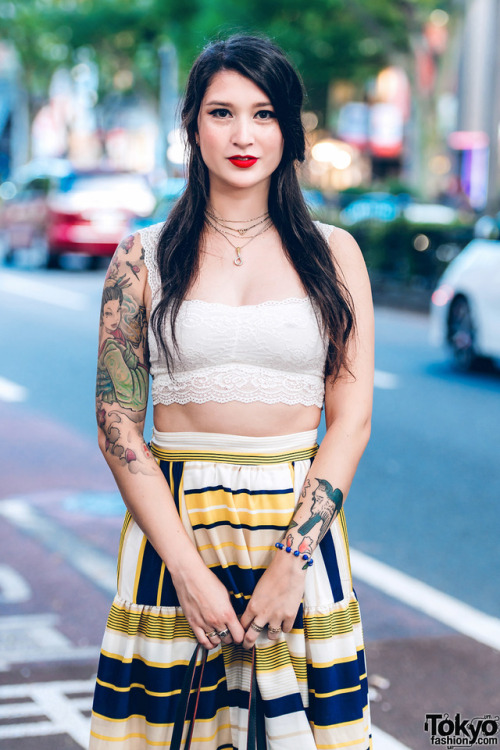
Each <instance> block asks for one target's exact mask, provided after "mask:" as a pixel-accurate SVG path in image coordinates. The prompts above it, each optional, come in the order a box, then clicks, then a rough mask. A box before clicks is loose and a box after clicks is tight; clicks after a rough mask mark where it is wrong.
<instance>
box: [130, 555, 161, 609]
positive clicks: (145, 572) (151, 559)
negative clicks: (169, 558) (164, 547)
mask: <svg viewBox="0 0 500 750" xmlns="http://www.w3.org/2000/svg"><path fill="white" fill-rule="evenodd" d="M161 565H162V560H161V557H160V556H159V554H158V552H157V551H156V550H155V548H154V547H153V545H152V544H151V542H150V541H146V545H145V547H144V556H143V558H142V565H141V574H140V576H139V583H138V585H137V594H136V603H137V604H147V605H150V606H153V607H154V606H156V597H157V596H158V586H159V583H160V572H161Z"/></svg>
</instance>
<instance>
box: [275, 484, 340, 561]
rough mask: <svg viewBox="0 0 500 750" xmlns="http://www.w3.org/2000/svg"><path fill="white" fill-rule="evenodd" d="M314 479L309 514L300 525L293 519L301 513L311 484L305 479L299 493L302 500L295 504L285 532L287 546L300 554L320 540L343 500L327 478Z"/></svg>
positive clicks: (310, 551)
mask: <svg viewBox="0 0 500 750" xmlns="http://www.w3.org/2000/svg"><path fill="white" fill-rule="evenodd" d="M316 481H317V483H318V485H317V487H315V488H314V490H313V491H312V503H311V506H310V508H309V516H308V517H306V518H305V520H303V521H302V522H300V525H299V522H297V521H296V520H295V519H296V517H297V516H298V515H300V516H302V515H303V514H302V513H299V511H300V510H301V509H302V508H303V506H305V505H306V502H305V498H306V496H307V490H308V489H309V488H310V486H311V482H310V480H309V479H307V480H306V482H305V484H304V488H303V490H302V493H301V497H302V498H304V500H303V501H302V500H301V501H299V503H298V504H297V507H296V508H295V511H294V514H293V518H292V520H291V522H290V525H289V526H288V529H287V530H286V532H285V539H286V544H287V546H288V547H294V548H295V549H298V550H299V552H300V553H301V554H302V553H307V554H311V553H312V551H313V547H315V546H317V545H318V544H319V543H320V542H321V540H322V539H323V538H324V536H325V534H326V532H327V531H328V529H329V528H330V526H331V525H332V523H333V521H334V520H335V518H336V517H337V515H338V514H339V513H340V511H341V508H342V504H343V501H344V496H343V494H342V491H341V490H339V489H338V488H337V489H335V490H334V489H333V487H332V485H331V484H330V482H329V481H328V480H327V479H318V478H316Z"/></svg>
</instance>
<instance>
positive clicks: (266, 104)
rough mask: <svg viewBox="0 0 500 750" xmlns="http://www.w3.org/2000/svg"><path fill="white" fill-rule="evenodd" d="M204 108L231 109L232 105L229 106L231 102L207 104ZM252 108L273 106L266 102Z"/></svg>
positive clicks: (258, 103)
mask: <svg viewBox="0 0 500 750" xmlns="http://www.w3.org/2000/svg"><path fill="white" fill-rule="evenodd" d="M205 106H206V107H215V106H217V107H231V106H232V104H231V102H207V103H206V105H205ZM253 106H254V107H272V106H273V105H272V104H271V102H269V101H267V102H257V103H256V104H254V105H253Z"/></svg>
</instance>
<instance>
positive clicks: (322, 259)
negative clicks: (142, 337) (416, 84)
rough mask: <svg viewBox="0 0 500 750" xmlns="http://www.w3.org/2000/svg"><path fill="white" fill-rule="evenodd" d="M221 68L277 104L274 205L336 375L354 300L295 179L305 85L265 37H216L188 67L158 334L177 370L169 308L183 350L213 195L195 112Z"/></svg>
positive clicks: (154, 319)
mask: <svg viewBox="0 0 500 750" xmlns="http://www.w3.org/2000/svg"><path fill="white" fill-rule="evenodd" d="M222 70H233V71H236V72H237V73H240V74H241V75H243V76H245V77H246V78H248V79H249V80H250V81H253V83H255V84H256V86H258V87H259V88H260V89H262V91H264V92H265V93H266V94H267V96H268V97H269V99H270V101H271V103H272V105H273V107H274V111H275V114H276V117H277V120H278V123H279V126H280V129H281V133H282V135H283V141H284V147H283V156H282V159H281V162H280V164H279V166H278V167H277V169H276V170H275V172H274V173H273V175H272V176H271V185H270V191H269V199H268V210H269V214H270V217H271V219H272V221H273V223H274V226H275V227H276V230H277V231H278V233H279V235H280V238H281V241H282V243H283V248H284V251H285V253H286V255H287V257H288V259H289V260H290V262H291V263H292V265H293V266H294V268H295V269H296V271H297V273H298V274H299V277H300V279H301V281H302V283H303V285H304V287H305V289H306V290H307V293H308V294H309V295H310V297H311V298H312V299H313V300H314V301H315V302H316V303H317V305H318V307H319V311H320V314H321V322H322V324H323V326H324V330H325V331H326V332H327V335H328V338H329V347H328V355H327V359H326V363H325V373H324V374H325V377H327V376H332V377H333V380H335V378H336V377H337V376H338V374H339V371H340V370H341V369H342V368H343V367H345V368H346V369H347V370H349V364H348V362H347V343H348V340H349V336H350V334H351V332H352V330H353V327H354V309H353V304H352V300H351V297H350V294H349V291H348V290H347V288H346V287H345V285H344V284H343V283H342V281H341V279H340V278H339V275H338V273H337V272H336V269H335V265H334V262H333V260H332V255H331V250H330V248H329V246H328V243H327V241H326V240H325V238H324V237H323V235H322V234H321V232H320V231H319V230H318V229H317V227H316V226H315V224H314V223H313V221H312V219H311V216H310V214H309V211H308V209H307V206H306V204H305V201H304V198H303V195H302V192H301V190H300V187H299V183H298V179H297V174H296V163H297V162H302V161H304V158H305V136H304V128H303V126H302V121H301V107H302V99H303V92H302V84H301V81H300V79H299V77H298V75H297V73H296V72H295V70H294V69H293V67H292V65H291V64H290V63H289V61H288V60H287V58H286V57H285V55H284V53H283V52H282V50H281V49H280V48H279V47H277V46H276V45H275V44H273V43H272V42H271V41H270V40H269V39H266V38H261V37H257V36H251V35H246V34H238V35H235V36H231V37H230V38H229V39H227V40H225V41H215V42H212V43H211V44H209V45H208V46H207V47H206V48H205V49H204V50H203V52H202V53H201V54H200V56H199V57H198V58H197V60H196V61H195V63H194V65H193V67H192V69H191V72H190V74H189V78H188V82H187V88H186V93H185V97H184V102H183V107H182V126H183V128H184V131H185V135H186V140H187V144H186V146H187V153H188V168H187V173H188V180H187V186H186V189H185V191H184V193H183V195H182V196H181V197H180V198H179V200H178V201H177V203H176V205H175V206H174V208H173V209H172V211H171V213H170V215H169V217H168V219H167V221H166V223H165V226H164V228H163V230H162V232H161V235H160V239H159V243H158V268H159V272H160V276H161V283H162V297H161V300H160V302H159V303H158V305H157V307H156V308H155V309H154V311H153V313H152V316H151V323H152V327H153V331H154V334H155V336H156V339H157V341H158V342H159V344H160V345H161V347H162V349H163V351H164V353H165V357H166V360H167V369H168V372H169V374H170V375H172V374H173V372H172V371H173V359H172V353H171V352H170V350H169V348H168V345H167V342H166V341H165V336H164V335H162V330H163V327H164V323H165V321H166V319H167V317H168V316H169V307H170V316H169V320H170V326H171V337H172V342H173V344H174V348H175V350H176V352H177V353H179V346H178V343H177V340H176V336H175V320H176V318H177V314H178V312H179V308H180V305H181V304H182V301H183V299H184V297H185V296H186V293H187V291H188V289H189V288H190V286H191V283H192V282H193V281H194V279H195V278H196V276H197V274H198V271H199V246H200V238H201V233H202V231H203V228H204V223H205V208H206V205H207V201H208V198H209V177H208V170H207V168H206V166H205V163H204V162H203V159H202V158H201V154H200V151H199V149H198V148H197V146H196V133H197V127H198V126H197V118H198V113H199V110H200V105H201V102H202V99H203V96H204V95H205V91H206V90H207V88H208V86H209V84H210V82H211V80H212V78H213V76H214V75H215V74H216V73H219V72H220V71H222Z"/></svg>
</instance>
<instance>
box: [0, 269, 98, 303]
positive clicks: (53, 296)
mask: <svg viewBox="0 0 500 750" xmlns="http://www.w3.org/2000/svg"><path fill="white" fill-rule="evenodd" d="M0 290H1V291H2V292H7V293H8V294H16V295H17V296H19V297H26V298H28V299H32V300H36V301H37V302H46V303H47V304H49V305H56V306H57V307H64V308H66V309H69V310H78V311H79V312H80V311H82V310H87V309H88V307H89V299H88V297H87V296H86V295H85V294H82V293H81V292H72V291H70V290H69V289H62V288H60V287H57V286H54V285H53V284H46V283H45V282H43V281H36V280H35V279H30V278H28V277H26V276H24V275H23V276H17V275H16V274H11V273H9V274H5V275H2V276H1V277H0Z"/></svg>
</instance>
